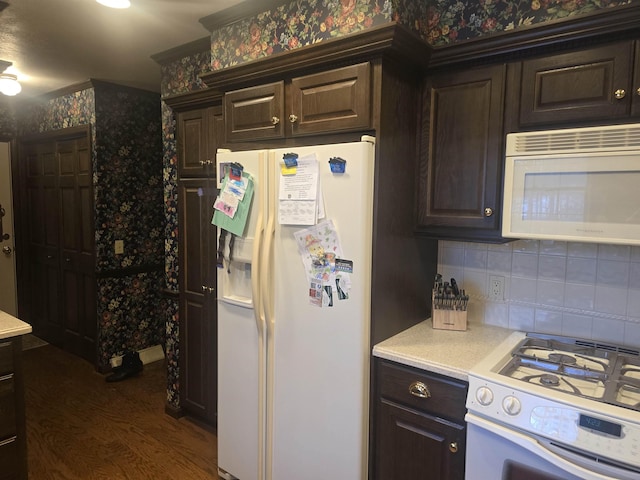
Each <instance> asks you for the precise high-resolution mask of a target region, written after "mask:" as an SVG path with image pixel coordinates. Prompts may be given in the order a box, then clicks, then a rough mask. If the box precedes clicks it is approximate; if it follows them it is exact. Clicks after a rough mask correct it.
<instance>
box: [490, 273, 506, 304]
mask: <svg viewBox="0 0 640 480" xmlns="http://www.w3.org/2000/svg"><path fill="white" fill-rule="evenodd" d="M489 298H490V299H491V300H499V301H502V300H504V277H501V276H499V275H489Z"/></svg>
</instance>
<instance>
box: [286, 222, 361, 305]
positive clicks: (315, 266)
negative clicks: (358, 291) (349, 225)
mask: <svg viewBox="0 0 640 480" xmlns="http://www.w3.org/2000/svg"><path fill="white" fill-rule="evenodd" d="M293 235H294V237H295V239H296V243H297V245H298V253H299V254H300V258H301V259H302V263H303V264H304V267H305V271H306V273H307V282H309V285H310V288H309V298H310V303H311V304H312V305H316V306H324V307H328V306H333V304H334V302H335V300H336V299H337V300H346V299H348V298H349V290H350V289H351V277H350V274H349V273H347V272H345V271H340V270H338V269H336V264H337V263H340V262H341V260H340V258H341V257H342V248H341V247H340V241H339V239H338V233H337V232H336V229H335V227H334V225H333V222H332V221H331V220H325V221H323V222H320V223H318V224H317V225H315V226H313V227H309V228H305V229H304V230H298V231H297V232H294V234H293ZM342 262H344V261H342ZM351 271H353V270H351ZM320 286H322V289H320V288H319V287H320Z"/></svg>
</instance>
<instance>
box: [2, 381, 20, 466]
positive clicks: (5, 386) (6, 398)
mask: <svg viewBox="0 0 640 480" xmlns="http://www.w3.org/2000/svg"><path fill="white" fill-rule="evenodd" d="M15 434H16V394H15V386H14V382H13V375H12V374H9V375H5V376H3V377H0V441H2V440H6V439H7V438H9V437H12V436H14V435H15ZM0 465H1V463H0Z"/></svg>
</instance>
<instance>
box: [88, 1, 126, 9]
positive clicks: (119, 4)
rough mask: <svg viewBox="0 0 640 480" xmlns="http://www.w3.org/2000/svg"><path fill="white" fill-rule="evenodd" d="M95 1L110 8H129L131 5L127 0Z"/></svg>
mask: <svg viewBox="0 0 640 480" xmlns="http://www.w3.org/2000/svg"><path fill="white" fill-rule="evenodd" d="M96 2H98V3H99V4H101V5H104V6H105V7H110V8H129V7H130V6H131V2H130V1H129V0H96Z"/></svg>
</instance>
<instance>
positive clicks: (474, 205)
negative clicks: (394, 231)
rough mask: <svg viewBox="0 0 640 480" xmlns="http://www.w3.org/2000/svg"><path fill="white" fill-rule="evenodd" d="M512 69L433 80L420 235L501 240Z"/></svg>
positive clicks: (426, 107) (426, 96)
mask: <svg viewBox="0 0 640 480" xmlns="http://www.w3.org/2000/svg"><path fill="white" fill-rule="evenodd" d="M505 79H506V65H504V64H499V65H490V66H485V67H481V68H474V69H468V70H461V71H457V72H452V73H449V72H445V73H441V74H436V75H433V76H431V77H428V79H427V81H426V84H425V87H424V90H423V121H422V128H423V142H422V151H421V154H420V167H419V175H418V178H419V180H418V201H417V224H418V232H419V233H422V234H425V235H427V236H431V237H436V238H449V239H465V240H477V241H488V242H489V241H496V240H498V239H500V228H501V222H500V212H501V205H500V204H501V198H502V195H501V192H502V164H503V155H504V152H503V144H504V130H503V116H504V92H505Z"/></svg>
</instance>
